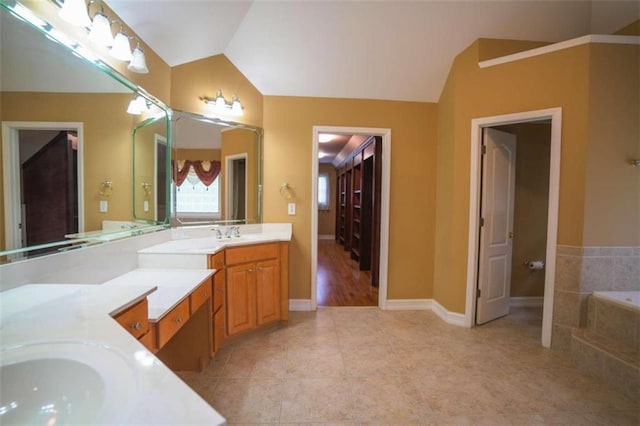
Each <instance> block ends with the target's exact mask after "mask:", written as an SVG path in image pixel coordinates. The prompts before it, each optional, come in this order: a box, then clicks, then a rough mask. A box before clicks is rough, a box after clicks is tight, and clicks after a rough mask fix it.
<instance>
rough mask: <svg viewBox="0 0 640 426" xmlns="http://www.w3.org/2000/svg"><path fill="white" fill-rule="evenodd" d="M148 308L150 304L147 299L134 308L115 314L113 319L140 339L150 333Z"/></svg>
mask: <svg viewBox="0 0 640 426" xmlns="http://www.w3.org/2000/svg"><path fill="white" fill-rule="evenodd" d="M148 306H149V304H148V302H147V298H146V297H145V298H144V299H142V300H141V301H139V302H137V303H136V304H134V305H133V306H130V307H128V308H127V309H125V310H123V311H121V312H118V313H117V314H115V315H114V316H113V319H115V320H116V321H117V322H118V324H120V325H121V326H122V327H124V328H125V330H127V331H128V332H129V333H130V334H131V335H132V336H133V337H135V338H136V339H140V338H141V337H143V336H144V335H145V334H147V333H148V331H149V320H148V315H147V312H148Z"/></svg>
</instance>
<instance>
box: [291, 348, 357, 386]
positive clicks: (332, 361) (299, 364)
mask: <svg viewBox="0 0 640 426" xmlns="http://www.w3.org/2000/svg"><path fill="white" fill-rule="evenodd" d="M286 374H287V377H317V378H324V377H345V376H346V369H345V366H344V361H343V359H342V352H341V351H340V347H339V346H305V347H301V348H295V349H289V352H288V354H287V373H286Z"/></svg>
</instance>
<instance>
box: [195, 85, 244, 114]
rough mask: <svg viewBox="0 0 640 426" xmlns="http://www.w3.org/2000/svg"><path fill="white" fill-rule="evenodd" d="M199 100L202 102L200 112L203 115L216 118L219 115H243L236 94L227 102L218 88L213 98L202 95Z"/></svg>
mask: <svg viewBox="0 0 640 426" xmlns="http://www.w3.org/2000/svg"><path fill="white" fill-rule="evenodd" d="M200 100H201V101H203V102H204V108H203V111H202V114H203V115H204V116H205V117H208V118H216V117H219V116H221V115H223V116H224V115H227V116H228V115H232V116H236V117H239V116H241V115H243V109H244V107H243V106H242V104H241V103H240V100H239V99H238V97H237V96H236V95H233V98H232V100H231V102H227V100H226V99H225V98H224V96H222V91H221V90H218V93H217V94H216V97H215V98H207V97H206V96H204V97H201V98H200Z"/></svg>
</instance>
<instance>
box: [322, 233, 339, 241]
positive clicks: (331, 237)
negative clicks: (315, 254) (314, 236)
mask: <svg viewBox="0 0 640 426" xmlns="http://www.w3.org/2000/svg"><path fill="white" fill-rule="evenodd" d="M318 239H319V240H335V239H336V236H335V235H333V234H321V235H318Z"/></svg>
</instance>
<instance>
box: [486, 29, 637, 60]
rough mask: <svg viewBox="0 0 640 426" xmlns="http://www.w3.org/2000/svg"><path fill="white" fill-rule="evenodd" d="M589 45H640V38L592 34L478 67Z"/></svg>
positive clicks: (502, 58) (512, 55) (503, 57)
mask: <svg viewBox="0 0 640 426" xmlns="http://www.w3.org/2000/svg"><path fill="white" fill-rule="evenodd" d="M589 43H607V44H639V45H640V36H627V35H605V34H590V35H586V36H582V37H578V38H572V39H570V40H565V41H561V42H559V43H553V44H549V45H547V46H542V47H537V48H535V49H530V50H525V51H524V52H518V53H513V54H511V55H506V56H501V57H499V58H494V59H488V60H486V61H480V62H478V67H480V68H489V67H493V66H495V65H502V64H506V63H509V62H514V61H519V60H521V59H527V58H532V57H534V56H539V55H546V54H547V53H552V52H557V51H558V50H564V49H569V48H571V47H576V46H580V45H582V44H589Z"/></svg>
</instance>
